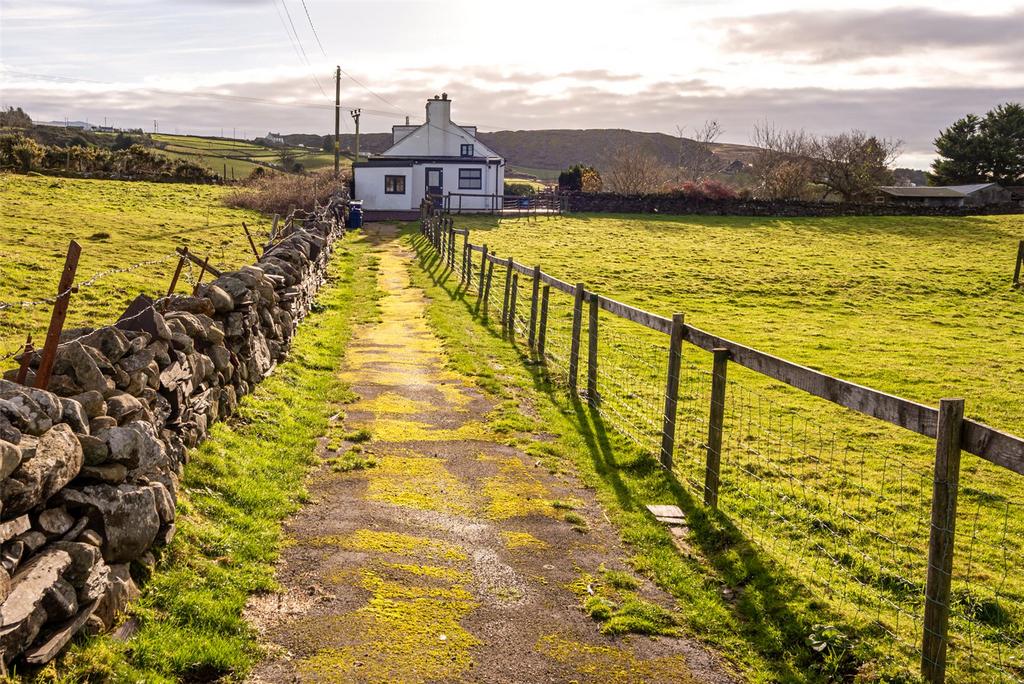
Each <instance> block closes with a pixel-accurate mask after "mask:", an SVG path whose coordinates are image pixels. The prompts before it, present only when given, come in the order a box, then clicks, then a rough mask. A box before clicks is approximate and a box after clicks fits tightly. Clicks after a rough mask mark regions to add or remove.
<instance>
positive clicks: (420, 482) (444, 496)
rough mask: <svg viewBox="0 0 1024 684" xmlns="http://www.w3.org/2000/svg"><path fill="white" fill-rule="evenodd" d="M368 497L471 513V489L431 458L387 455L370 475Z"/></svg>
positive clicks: (438, 509) (411, 505)
mask: <svg viewBox="0 0 1024 684" xmlns="http://www.w3.org/2000/svg"><path fill="white" fill-rule="evenodd" d="M366 497H367V498H368V499H370V500H371V501H383V502H386V503H390V504H395V505H398V506H409V507H411V508H419V509H422V510H428V511H446V512H449V513H455V514H457V515H468V514H469V513H470V512H471V507H470V502H471V500H472V498H471V494H470V491H469V489H468V488H467V487H466V485H464V484H463V483H462V482H461V481H460V480H459V479H458V478H457V477H455V476H454V475H452V474H451V473H450V472H448V469H447V468H446V467H445V465H444V461H442V460H441V459H438V458H431V457H429V456H411V457H404V456H386V457H384V458H383V459H381V460H380V461H379V462H378V464H377V468H376V469H375V470H374V471H373V472H372V473H370V474H369V485H368V486H367V490H366Z"/></svg>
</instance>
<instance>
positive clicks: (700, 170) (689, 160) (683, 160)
mask: <svg viewBox="0 0 1024 684" xmlns="http://www.w3.org/2000/svg"><path fill="white" fill-rule="evenodd" d="M676 132H677V133H678V134H679V180H680V181H684V180H688V181H693V182H694V183H699V182H701V181H702V180H705V179H707V178H708V177H710V176H712V175H714V174H716V173H718V172H719V171H721V170H722V167H723V164H722V161H721V160H720V159H719V158H718V156H717V155H715V152H714V143H715V141H716V140H718V138H719V137H721V135H722V133H724V131H723V130H722V127H721V125H719V123H718V122H717V121H714V120H711V119H708V120H706V121H705V122H704V125H703V126H701V127H700V128H695V129H693V138H692V139H687V138H686V136H685V135H684V133H685V130H684V129H683V127H682V126H676Z"/></svg>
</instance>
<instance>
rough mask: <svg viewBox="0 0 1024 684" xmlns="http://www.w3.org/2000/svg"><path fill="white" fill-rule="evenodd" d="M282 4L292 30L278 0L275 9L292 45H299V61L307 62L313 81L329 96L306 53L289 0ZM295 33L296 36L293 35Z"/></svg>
mask: <svg viewBox="0 0 1024 684" xmlns="http://www.w3.org/2000/svg"><path fill="white" fill-rule="evenodd" d="M281 6H282V7H284V13H285V15H286V16H287V17H288V25H290V26H291V32H290V33H289V31H288V26H287V25H285V24H284V19H283V18H282V17H281V10H279V9H278V8H277V0H274V9H275V10H277V18H278V19H280V20H281V24H282V26H284V31H285V33H287V34H288V39H289V40H291V41H292V47H295V46H298V51H299V52H300V53H301V55H300V56H299V61H302V62H305V63H306V66H307V67H308V68H309V70H310V72H309V75H310V76H312V77H313V82H314V83H315V84H316V87H317V89H318V90H319V91H320V94H321V95H323V96H324V97H327V92H326V91H324V87H323V85H321V84H320V79H318V78H317V77H316V73H315V72H314V71H313V63H312V62H310V61H309V56H308V55H307V54H306V48H304V47H303V46H302V38H301V37H300V36H299V32H298V31H297V30H296V28H295V22H293V21H292V13H291V12H289V11H288V2H287V0H281ZM293 34H294V38H293V37H292V35H293Z"/></svg>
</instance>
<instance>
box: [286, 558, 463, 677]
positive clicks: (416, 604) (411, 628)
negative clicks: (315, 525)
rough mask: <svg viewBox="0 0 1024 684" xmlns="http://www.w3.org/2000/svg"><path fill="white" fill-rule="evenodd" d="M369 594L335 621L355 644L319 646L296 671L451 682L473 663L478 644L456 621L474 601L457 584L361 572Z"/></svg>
mask: <svg viewBox="0 0 1024 684" xmlns="http://www.w3.org/2000/svg"><path fill="white" fill-rule="evenodd" d="M362 586H363V588H365V589H366V590H368V591H369V592H370V594H371V596H370V600H369V601H368V602H367V604H366V605H365V606H363V607H362V608H359V609H358V610H356V611H353V612H352V613H349V614H348V615H345V616H342V617H341V618H340V619H339V620H338V621H336V622H335V623H334V628H335V629H337V630H339V631H340V632H342V633H350V634H355V635H358V637H359V641H360V643H359V644H355V645H345V646H341V647H336V648H326V649H322V650H320V651H319V652H317V653H316V654H315V655H313V656H312V657H310V658H307V659H305V660H303V661H301V662H300V663H299V664H298V668H299V670H300V672H302V673H304V674H307V675H311V676H314V677H327V678H330V679H331V680H332V681H368V682H408V683H410V684H412V683H416V684H418V683H420V682H423V683H425V682H430V681H449V680H451V679H453V678H458V677H459V676H461V675H462V674H463V673H465V672H466V671H467V670H469V668H470V667H471V666H472V664H473V661H472V658H471V656H470V649H472V648H473V647H474V646H476V645H478V644H479V640H477V639H476V638H475V637H474V636H473V635H472V634H470V633H469V632H468V631H466V630H465V629H464V628H463V627H462V625H461V624H460V621H461V620H462V619H463V618H464V617H465V616H466V615H467V614H468V613H469V612H470V611H471V610H472V609H473V608H474V607H475V606H476V605H477V604H476V602H475V601H474V600H473V596H472V595H471V594H470V593H469V592H467V591H466V590H464V589H463V588H461V587H458V586H456V587H450V588H438V587H421V586H411V585H409V584H405V583H402V582H395V581H392V580H387V579H384V578H382V577H381V576H380V575H378V574H377V573H375V572H373V571H372V570H364V571H363V573H362Z"/></svg>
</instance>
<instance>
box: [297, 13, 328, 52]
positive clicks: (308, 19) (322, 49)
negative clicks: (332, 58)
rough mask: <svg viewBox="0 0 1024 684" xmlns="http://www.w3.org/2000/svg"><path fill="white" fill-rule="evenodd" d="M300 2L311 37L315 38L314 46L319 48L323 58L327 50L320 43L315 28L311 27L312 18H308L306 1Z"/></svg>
mask: <svg viewBox="0 0 1024 684" xmlns="http://www.w3.org/2000/svg"><path fill="white" fill-rule="evenodd" d="M300 1H301V2H302V9H303V10H304V11H305V12H306V20H307V21H308V22H309V28H310V29H311V30H312V31H313V37H314V38H316V44H317V45H319V46H320V52H321V53H323V56H324V57H326V56H327V50H324V44H323V43H321V42H320V34H318V33H317V32H316V26H313V17H311V16H309V8H308V7H306V0H300Z"/></svg>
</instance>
